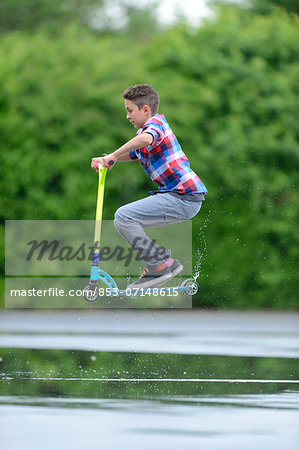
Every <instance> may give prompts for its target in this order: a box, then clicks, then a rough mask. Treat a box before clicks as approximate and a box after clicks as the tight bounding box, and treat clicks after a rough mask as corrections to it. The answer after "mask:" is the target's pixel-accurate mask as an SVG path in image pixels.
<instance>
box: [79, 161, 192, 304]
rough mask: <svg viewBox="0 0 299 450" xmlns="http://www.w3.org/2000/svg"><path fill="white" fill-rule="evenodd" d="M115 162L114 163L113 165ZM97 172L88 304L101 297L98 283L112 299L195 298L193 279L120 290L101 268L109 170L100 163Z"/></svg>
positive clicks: (85, 294)
mask: <svg viewBox="0 0 299 450" xmlns="http://www.w3.org/2000/svg"><path fill="white" fill-rule="evenodd" d="M113 163H114V162H113V161H112V164H113ZM97 170H98V174H99V182H98V193H97V207H96V222H95V230H94V246H93V254H92V263H91V271H90V280H89V284H88V285H87V286H86V287H85V288H84V290H83V297H84V298H85V300H86V301H87V302H95V301H96V300H97V299H98V297H99V288H98V282H99V281H102V282H103V283H104V284H105V285H106V287H107V288H106V295H108V296H111V297H120V296H129V297H132V296H134V297H135V296H144V295H145V294H146V295H151V294H154V295H159V294H160V295H177V294H178V293H179V292H183V293H184V294H185V295H187V296H188V297H193V296H194V295H196V294H197V292H198V290H199V285H198V283H197V282H196V281H195V280H193V279H187V280H184V281H183V282H182V283H181V284H180V285H179V286H175V287H152V288H132V289H119V288H118V287H117V284H116V282H115V280H114V279H113V278H112V277H111V276H110V275H109V274H108V273H106V272H104V270H101V269H100V268H99V265H100V261H101V254H100V240H101V231H102V213H103V201H104V190H105V179H106V174H107V168H106V167H104V166H103V165H101V164H100V163H98V165H97Z"/></svg>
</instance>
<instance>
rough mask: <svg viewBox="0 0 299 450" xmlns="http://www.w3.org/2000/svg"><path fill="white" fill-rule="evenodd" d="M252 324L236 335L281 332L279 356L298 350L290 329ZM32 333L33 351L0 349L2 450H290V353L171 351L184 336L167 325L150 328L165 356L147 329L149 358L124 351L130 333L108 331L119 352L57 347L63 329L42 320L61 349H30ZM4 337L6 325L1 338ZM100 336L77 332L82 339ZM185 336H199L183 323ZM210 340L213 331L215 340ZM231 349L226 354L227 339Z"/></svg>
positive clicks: (294, 377) (296, 418)
mask: <svg viewBox="0 0 299 450" xmlns="http://www.w3.org/2000/svg"><path fill="white" fill-rule="evenodd" d="M210 319H211V321H212V322H213V319H212V318H210ZM218 319H219V317H218ZM47 320H48V319H47ZM275 320H276V319H275ZM212 322H211V323H212ZM245 322H246V320H245V319H244V323H245ZM22 323H23V322H22V320H21V322H20V328H21V330H19V331H20V333H19V338H20V337H21V334H22V333H23V335H24V334H26V333H29V332H30V330H29V329H27V330H26V333H24V331H25V330H24V329H22ZM62 323H63V322H61V324H62ZM23 325H24V323H23ZM56 325H57V322H56ZM187 325H188V324H185V328H186V330H187ZM254 327H255V328H254V329H251V330H250V329H247V330H246V332H245V331H244V334H246V333H247V336H249V335H250V331H251V334H252V336H253V338H254V339H259V340H260V343H261V347H263V336H265V339H267V340H268V341H270V340H271V335H272V336H274V335H275V336H276V337H277V336H278V334H279V333H281V338H282V339H285V346H286V350H287V351H286V355H290V354H292V352H293V353H294V352H296V348H297V349H298V345H297V344H298V341H297V334H296V332H295V329H290V328H289V329H288V327H284V330H282V329H280V330H278V329H277V328H276V327H275V326H272V327H271V326H269V321H268V329H265V328H266V327H265V328H264V329H263V330H262V329H258V327H257V328H256V324H255V325H254ZM32 328H33V331H34V333H33V334H34V337H35V339H36V342H37V344H36V345H35V348H26V340H25V341H23V345H22V346H21V345H20V346H18V347H17V348H16V347H13V346H9V347H4V346H2V347H3V348H0V381H1V382H0V414H1V421H0V423H1V425H0V429H1V441H2V444H3V448H4V449H5V450H15V449H17V448H22V450H27V449H28V450H29V449H30V450H37V449H38V450H40V448H43V450H48V449H49V450H50V449H53V448H55V446H56V447H57V448H59V449H60V448H63V449H68V448H71V449H74V450H77V449H78V450H79V449H80V450H81V449H82V448H84V449H85V450H91V449H98V448H103V449H108V450H110V449H113V450H114V449H119V448H121V449H130V450H135V449H138V450H140V449H142V450H143V449H145V450H150V449H155V450H158V449H163V450H164V449H168V448H169V449H170V448H171V449H172V450H173V449H187V450H188V449H198V448H202V449H204V450H205V449H208V450H209V449H217V450H218V449H239V448H240V447H242V450H247V449H248V450H249V449H250V450H251V449H252V448H255V449H261V450H264V449H268V448H269V449H270V448H271V450H272V449H274V450H275V449H277V450H278V449H279V450H280V449H282V448H283V449H290V450H295V449H296V450H297V448H298V447H299V433H298V423H299V364H298V358H297V357H286V356H285V357H281V356H280V354H281V350H279V352H277V356H275V357H274V356H268V357H265V356H260V353H259V352H257V354H256V355H255V354H254V351H253V349H254V345H253V346H251V347H250V345H249V347H250V348H251V350H250V352H251V353H252V354H251V355H250V356H248V355H247V356H246V355H243V356H242V355H239V354H237V355H236V354H233V355H232V354H230V355H225V354H223V353H225V351H224V350H223V349H222V350H223V351H222V352H220V354H217V355H215V354H214V355H209V354H198V353H196V354H188V353H180V352H177V353H175V352H174V351H173V349H174V348H175V344H176V343H178V342H179V339H180V337H181V336H182V335H183V334H184V333H183V332H182V330H181V334H179V333H177V330H176V329H175V328H173V329H172V327H171V325H170V324H168V326H167V327H166V329H165V330H164V333H161V332H160V335H162V334H163V339H164V340H165V346H164V350H166V347H167V345H168V344H167V342H168V341H170V340H171V341H172V342H171V350H172V351H171V352H168V353H167V352H165V351H164V352H162V353H161V352H160V349H159V345H158V344H157V342H159V341H155V334H154V333H153V334H152V336H151V339H152V343H153V345H154V343H155V342H156V351H155V352H150V351H148V350H149V349H148V347H147V348H146V350H145V351H139V352H137V351H125V349H124V348H123V347H122V340H123V339H125V338H126V336H128V334H129V333H130V327H129V329H128V330H127V333H125V332H123V334H121V333H120V334H118V335H117V334H114V337H115V343H116V342H117V339H118V341H119V344H120V348H121V349H122V351H107V350H106V351H95V350H94V349H89V350H75V349H73V350H71V349H64V348H63V343H64V342H65V337H66V332H65V331H64V332H63V331H62V330H57V329H55V326H53V328H54V329H52V330H51V326H50V325H49V323H48V325H47V332H48V333H49V332H51V331H52V334H53V333H55V336H56V338H57V342H59V341H60V343H61V345H60V348H52V349H51V348H49V349H46V348H37V347H38V340H39V339H38V337H39V336H40V337H41V338H42V337H43V333H42V332H41V330H36V329H35V330H34V327H32ZM99 328H101V327H100V326H99ZM132 328H134V327H131V336H132V337H133V338H134V339H136V340H138V338H139V337H142V336H143V334H142V332H141V331H140V330H139V331H138V332H137V329H138V327H137V328H135V329H134V331H133V332H132ZM228 328H229V332H230V333H231V336H232V335H233V334H234V333H235V336H237V330H236V328H238V327H235V329H234V328H233V327H231V324H230V323H229V324H226V326H225V327H224V322H223V324H222V333H223V334H224V335H225V331H224V330H227V329H228ZM249 328H250V327H249ZM220 329H221V327H220ZM254 330H255V331H256V333H257V336H258V337H257V336H255V335H254ZM72 331H73V335H72V334H71V332H72ZM201 331H202V330H201ZM262 331H263V332H264V334H263V333H262ZM13 332H14V329H12V328H10V329H7V330H5V331H4V332H2V333H3V334H2V336H3V337H9V335H10V336H12V335H13ZM21 332H22V333H21ZM68 332H69V337H70V338H71V337H73V338H74V341H73V342H74V343H76V342H77V340H78V339H80V337H79V336H78V333H75V332H74V330H71V329H69V330H68ZM81 332H82V333H83V331H82V330H81ZM101 332H102V333H103V329H102V330H101V329H99V330H98V333H95V330H90V331H89V332H88V329H86V330H84V333H85V336H87V337H88V338H89V339H92V337H93V336H94V335H96V336H99V334H100V333H101ZM188 332H189V335H188V336H189V338H190V336H191V334H190V333H193V334H194V335H195V336H196V338H197V339H198V341H200V340H201V336H200V331H199V332H197V333H196V330H195V329H193V330H192V327H191V330H190V329H188ZM93 333H95V334H93ZM147 333H148V334H149V335H150V332H149V330H147ZM210 333H212V331H211V329H210ZM238 333H239V334H241V331H240V330H238ZM103 334H105V333H103ZM185 334H186V335H187V331H186V333H185ZM220 334H221V331H219V330H218V337H219V341H220ZM106 337H107V330H106ZM236 339H237V337H236ZM277 339H278V338H277ZM248 343H249V344H250V337H249V338H248ZM166 344H167V345H166ZM225 345H227V343H226V344H225V339H224V348H228V347H225ZM231 345H232V348H235V346H234V343H232V341H231ZM296 345H297V347H296ZM249 347H247V348H249ZM265 349H266V346H264V347H263V351H265ZM290 349H292V352H290ZM288 351H289V352H288ZM233 353H234V352H233ZM274 354H275V352H274Z"/></svg>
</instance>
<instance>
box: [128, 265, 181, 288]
mask: <svg viewBox="0 0 299 450" xmlns="http://www.w3.org/2000/svg"><path fill="white" fill-rule="evenodd" d="M171 278H172V273H171V270H170V268H169V267H167V266H166V267H164V268H163V269H161V270H155V269H154V267H153V266H146V267H145V268H144V269H143V272H142V274H141V275H140V277H139V278H138V280H136V281H134V283H132V284H130V285H129V286H128V287H127V289H142V288H150V287H157V286H161V285H162V284H164V283H166V282H167V281H168V280H170V279H171Z"/></svg>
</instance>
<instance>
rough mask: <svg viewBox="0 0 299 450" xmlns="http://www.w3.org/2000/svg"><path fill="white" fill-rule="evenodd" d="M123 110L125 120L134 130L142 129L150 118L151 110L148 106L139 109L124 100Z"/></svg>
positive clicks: (129, 101)
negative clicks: (125, 111)
mask: <svg viewBox="0 0 299 450" xmlns="http://www.w3.org/2000/svg"><path fill="white" fill-rule="evenodd" d="M125 108H126V110H127V119H128V120H129V121H130V122H131V124H132V125H134V127H135V128H142V127H143V125H144V124H145V122H146V121H147V120H148V119H149V118H150V117H151V109H150V107H149V106H148V105H144V106H142V108H141V109H139V108H138V106H137V105H135V103H133V102H131V100H125Z"/></svg>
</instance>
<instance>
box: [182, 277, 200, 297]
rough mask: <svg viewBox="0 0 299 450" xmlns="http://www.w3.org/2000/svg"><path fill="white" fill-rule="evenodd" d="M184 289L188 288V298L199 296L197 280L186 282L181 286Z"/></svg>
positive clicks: (186, 292)
mask: <svg viewBox="0 0 299 450" xmlns="http://www.w3.org/2000/svg"><path fill="white" fill-rule="evenodd" d="M181 286H182V287H188V288H189V289H188V291H185V294H186V295H188V297H193V296H194V295H196V294H197V292H198V291H199V285H198V283H197V282H196V281H195V280H192V279H189V280H184V281H183V282H182V284H181Z"/></svg>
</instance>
